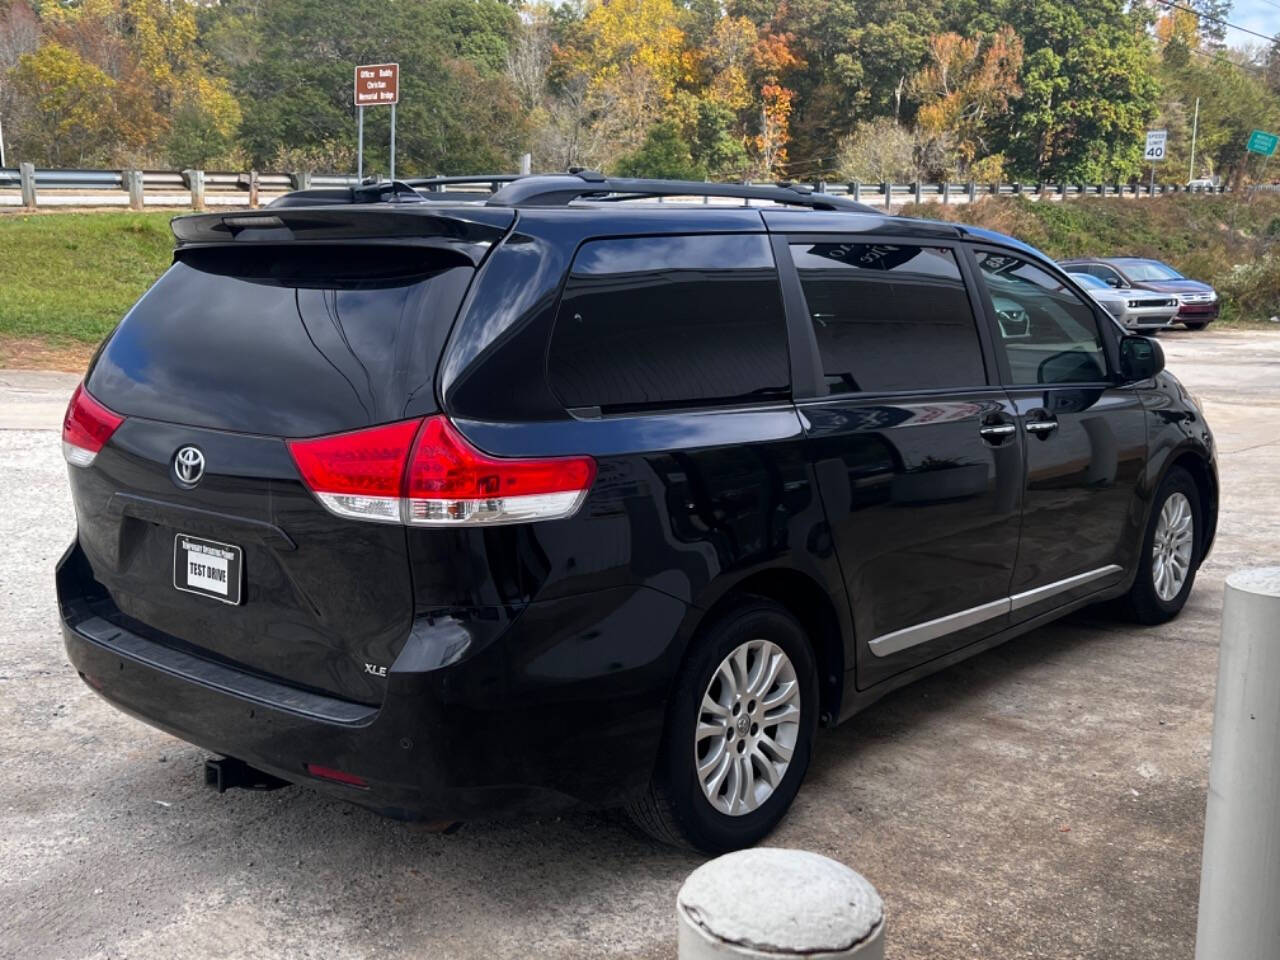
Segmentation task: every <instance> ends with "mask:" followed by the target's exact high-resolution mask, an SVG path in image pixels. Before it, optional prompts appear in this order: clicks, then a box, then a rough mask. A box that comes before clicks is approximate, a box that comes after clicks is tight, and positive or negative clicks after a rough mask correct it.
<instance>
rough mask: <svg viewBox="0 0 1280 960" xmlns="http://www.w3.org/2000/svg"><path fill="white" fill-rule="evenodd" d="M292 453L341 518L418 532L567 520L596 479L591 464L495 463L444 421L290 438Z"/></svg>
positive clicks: (583, 460)
mask: <svg viewBox="0 0 1280 960" xmlns="http://www.w3.org/2000/svg"><path fill="white" fill-rule="evenodd" d="M289 452H290V453H292V454H293V459H294V462H295V463H296V464H297V465H298V471H299V473H301V474H302V479H303V481H304V482H305V483H306V484H307V486H308V487H309V488H310V489H311V491H312V492H313V493H314V494H315V495H316V498H317V499H319V501H320V502H321V503H322V504H323V505H324V506H325V507H326V508H328V509H329V510H330V511H331V512H333V513H335V514H337V515H338V516H342V517H351V518H353V519H360V520H375V521H380V522H383V523H406V524H410V525H413V526H477V525H483V524H495V523H521V522H525V521H531V520H553V519H556V518H558V517H567V516H570V515H571V514H573V513H574V512H575V511H576V510H577V509H578V507H579V506H581V505H582V501H583V500H584V499H585V498H586V495H587V491H588V490H589V489H590V488H591V483H592V481H593V480H594V479H595V475H596V464H595V461H594V460H592V459H591V458H590V457H554V458H520V459H509V458H500V457H491V456H489V455H488V454H485V453H482V452H480V451H479V450H477V449H476V448H475V447H473V446H472V445H471V444H470V443H469V442H468V441H467V439H466V438H465V437H464V436H462V434H461V433H459V432H458V429H457V428H456V427H455V426H454V425H453V424H452V423H450V422H449V420H448V418H446V417H444V416H434V417H427V418H426V419H425V420H408V421H403V422H401V423H392V424H387V425H386V426H381V427H371V428H369V429H367V430H358V431H355V432H353V433H342V434H337V435H335V436H331V437H319V438H316V439H311V440H290V441H289Z"/></svg>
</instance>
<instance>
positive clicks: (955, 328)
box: [791, 242, 987, 393]
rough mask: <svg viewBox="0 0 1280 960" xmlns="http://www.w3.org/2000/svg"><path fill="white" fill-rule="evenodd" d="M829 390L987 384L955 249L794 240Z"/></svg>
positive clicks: (801, 279) (878, 389)
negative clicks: (800, 241)
mask: <svg viewBox="0 0 1280 960" xmlns="http://www.w3.org/2000/svg"><path fill="white" fill-rule="evenodd" d="M791 257H792V259H793V260H794V261H795V264H796V269H797V270H798V271H799V273H800V285H801V287H802V288H803V289H804V298H805V301H806V303H807V304H808V306H809V316H810V318H811V319H812V322H813V332H814V335H815V337H816V338H817V341H818V353H819V355H820V356H821V358H822V370H823V373H824V374H825V377H826V382H827V388H828V389H829V390H830V392H831V393H854V392H859V391H861V392H867V391H885V390H929V389H935V388H943V387H974V386H985V385H986V382H987V377H986V369H985V367H984V365H983V362H982V345H981V343H980V341H979V339H978V329H977V325H976V323H975V322H974V317H973V310H972V309H971V307H970V305H969V298H968V295H967V294H966V292H965V286H964V281H963V280H962V279H961V276H960V269H959V267H958V266H957V265H956V258H955V254H954V253H953V252H952V251H951V250H950V249H948V248H946V247H927V246H915V245H908V244H898V243H894V244H889V243H862V242H850V243H793V244H791Z"/></svg>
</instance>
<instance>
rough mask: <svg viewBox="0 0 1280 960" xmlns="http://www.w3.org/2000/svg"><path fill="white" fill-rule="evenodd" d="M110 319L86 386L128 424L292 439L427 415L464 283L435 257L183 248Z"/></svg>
mask: <svg viewBox="0 0 1280 960" xmlns="http://www.w3.org/2000/svg"><path fill="white" fill-rule="evenodd" d="M181 255H182V257H183V260H182V262H178V263H175V264H174V265H173V266H172V267H170V268H169V270H168V271H167V272H166V273H165V274H164V275H163V276H162V277H161V278H160V280H159V281H157V282H156V284H155V286H153V287H152V288H151V289H150V290H149V291H148V292H147V293H146V295H145V296H143V298H142V299H141V300H140V301H138V303H137V304H136V305H135V306H134V307H133V309H132V310H131V311H129V313H128V314H127V315H126V317H125V319H124V320H123V321H122V322H121V324H120V326H119V327H118V328H117V330H116V332H115V333H114V334H113V335H112V337H111V338H110V340H109V341H108V342H107V345H106V346H105V348H104V349H103V351H102V354H101V356H100V357H99V359H98V361H97V363H96V365H95V366H94V368H93V371H92V373H91V374H90V378H89V390H90V392H91V393H93V395H94V396H96V397H97V398H98V399H100V400H101V401H102V402H103V403H105V404H106V405H107V406H109V407H111V408H112V409H114V410H116V411H118V412H119V413H123V414H126V415H129V416H137V417H147V418H151V419H156V420H165V421H170V422H175V423H184V424H191V425H193V426H201V427H212V428H215V429H225V430H234V431H237V432H243V433H258V434H265V435H270V436H290V437H303V436H314V435H316V434H322V433H333V432H337V431H341V430H350V429H355V428H358V427H363V426H368V425H370V424H374V423H382V422H386V421H390V420H396V419H400V418H402V417H405V416H409V415H413V414H419V413H426V412H432V411H434V409H435V406H436V405H435V400H434V385H433V376H434V371H435V367H436V364H437V361H438V359H439V355H440V351H441V349H442V348H443V342H444V338H445V337H446V336H447V335H448V332H449V327H450V326H451V324H452V322H453V319H454V316H455V315H456V313H457V311H458V306H459V304H460V303H461V302H462V297H463V295H464V293H465V292H466V288H467V284H468V283H469V282H470V279H471V276H472V274H473V272H474V271H473V268H472V267H471V266H470V265H463V264H464V261H462V260H461V258H459V257H456V256H454V255H452V254H451V253H450V252H449V251H438V250H431V249H424V248H414V247H403V248H394V247H383V248H373V247H351V246H346V247H343V246H329V247H314V248H305V247H301V246H297V245H295V246H292V247H279V248H269V247H268V248H262V247H255V248H253V249H248V248H246V249H216V248H211V249H207V250H195V251H183V252H182V254H181Z"/></svg>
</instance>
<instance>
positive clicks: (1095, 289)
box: [1067, 273, 1178, 331]
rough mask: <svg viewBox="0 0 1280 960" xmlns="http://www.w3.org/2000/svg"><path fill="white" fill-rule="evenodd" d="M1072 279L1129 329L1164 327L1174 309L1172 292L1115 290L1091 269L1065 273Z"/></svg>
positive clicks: (1170, 320) (1175, 307)
mask: <svg viewBox="0 0 1280 960" xmlns="http://www.w3.org/2000/svg"><path fill="white" fill-rule="evenodd" d="M1067 276H1069V277H1070V278H1071V279H1072V280H1074V281H1075V282H1076V283H1078V284H1079V285H1080V286H1081V287H1083V288H1084V292H1085V293H1087V294H1089V296H1091V297H1092V298H1093V299H1094V300H1096V301H1097V302H1098V304H1099V305H1100V306H1101V307H1102V309H1103V310H1106V311H1107V313H1109V314H1111V315H1112V316H1113V317H1115V318H1116V320H1118V321H1119V322H1120V324H1121V326H1123V327H1125V328H1127V329H1130V330H1146V331H1156V330H1160V329H1162V328H1164V327H1167V326H1168V325H1169V324H1170V323H1171V322H1172V321H1173V315H1174V314H1175V313H1177V312H1178V298H1177V297H1174V296H1143V294H1142V293H1141V292H1140V291H1134V290H1132V289H1130V290H1117V289H1115V288H1114V287H1110V286H1107V284H1106V283H1104V282H1103V281H1101V280H1099V279H1098V278H1097V277H1095V276H1094V275H1093V274H1091V273H1068V274H1067Z"/></svg>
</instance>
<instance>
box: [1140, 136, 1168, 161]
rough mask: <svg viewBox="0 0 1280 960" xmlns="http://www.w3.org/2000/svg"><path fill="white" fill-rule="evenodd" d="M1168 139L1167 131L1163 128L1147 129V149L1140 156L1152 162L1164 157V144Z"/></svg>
mask: <svg viewBox="0 0 1280 960" xmlns="http://www.w3.org/2000/svg"><path fill="white" fill-rule="evenodd" d="M1167 139H1168V132H1167V131H1165V130H1148V131H1147V149H1146V151H1145V152H1144V153H1143V154H1142V158H1143V159H1144V160H1146V161H1147V162H1148V163H1154V162H1156V161H1158V160H1163V159H1164V145H1165V141H1166V140H1167Z"/></svg>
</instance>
